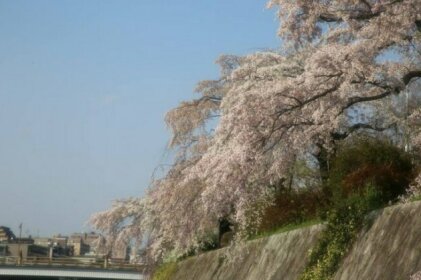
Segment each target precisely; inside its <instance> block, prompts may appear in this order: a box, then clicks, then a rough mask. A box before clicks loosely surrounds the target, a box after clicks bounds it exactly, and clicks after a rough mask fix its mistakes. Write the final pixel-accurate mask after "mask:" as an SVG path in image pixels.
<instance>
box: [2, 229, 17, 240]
mask: <svg viewBox="0 0 421 280" xmlns="http://www.w3.org/2000/svg"><path fill="white" fill-rule="evenodd" d="M15 239H16V236H15V235H14V234H13V232H12V230H11V229H10V228H8V227H5V226H0V242H9V241H11V240H15Z"/></svg>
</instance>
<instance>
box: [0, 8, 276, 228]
mask: <svg viewBox="0 0 421 280" xmlns="http://www.w3.org/2000/svg"><path fill="white" fill-rule="evenodd" d="M265 2H266V0H257V1H256V0H246V1H244V0H241V1H240V0H229V1H227V0H212V1H197V0H178V1H174V0H172V1H171V0H167V1H163V0H136V1H135V0H133V1H125V0H124V1H123V0H114V1H111V0H107V1H106V0H103V1H94V0H89V1H86V0H68V1H58V0H51V1H43V0H37V1H20V0H9V1H6V0H0V225H6V226H10V227H12V229H13V230H14V231H15V232H16V231H17V228H18V225H19V223H21V222H23V228H24V229H23V233H24V234H27V233H30V234H32V235H37V234H39V235H49V234H54V233H63V234H68V233H71V232H77V231H82V230H86V227H84V223H85V221H86V220H87V219H88V218H89V216H90V215H91V214H92V213H93V212H96V211H100V210H104V209H106V208H107V207H109V206H110V204H111V201H112V200H113V199H117V198H124V197H128V196H139V195H142V193H143V192H144V190H145V188H146V187H147V186H148V184H149V181H150V177H151V174H152V172H153V170H154V168H155V167H156V166H157V165H158V164H159V163H162V161H165V159H163V158H162V156H163V154H164V153H165V149H166V144H167V142H168V139H169V132H168V131H167V129H166V127H165V124H164V115H165V113H166V112H167V111H168V110H169V109H171V108H172V107H175V106H176V105H177V104H178V102H180V101H181V100H185V99H191V98H193V97H194V94H193V88H194V86H195V84H196V82H197V81H199V80H202V79H209V78H216V77H217V76H218V68H217V66H216V65H215V64H214V63H213V62H214V61H215V59H216V58H217V57H218V56H219V55H220V54H223V53H228V54H246V53H249V52H253V51H257V50H261V49H264V48H276V47H278V46H279V44H280V41H279V39H278V38H277V37H276V29H277V24H278V23H277V21H276V19H275V11H273V10H266V9H265V4H266V3H265ZM167 160H168V159H167Z"/></svg>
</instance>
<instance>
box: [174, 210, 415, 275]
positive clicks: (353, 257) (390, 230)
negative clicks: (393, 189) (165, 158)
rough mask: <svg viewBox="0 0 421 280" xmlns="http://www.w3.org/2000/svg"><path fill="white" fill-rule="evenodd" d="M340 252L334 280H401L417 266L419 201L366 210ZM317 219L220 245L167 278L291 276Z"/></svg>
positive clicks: (312, 240) (313, 236)
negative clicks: (365, 219) (236, 244)
mask: <svg viewBox="0 0 421 280" xmlns="http://www.w3.org/2000/svg"><path fill="white" fill-rule="evenodd" d="M371 215H372V217H371V219H370V220H371V222H370V225H369V226H367V227H365V228H364V229H363V230H362V231H361V233H360V235H359V237H358V238H357V241H356V242H355V243H354V244H353V245H352V248H351V249H350V251H349V252H348V254H347V255H346V256H345V258H344V260H343V262H342V264H341V266H340V268H339V270H338V271H337V273H336V275H335V278H334V279H335V280H356V279H358V280H377V279H378V280H380V279H381V280H400V279H405V280H407V279H409V276H410V275H411V274H413V273H415V272H416V271H420V270H421V202H413V203H409V204H404V205H397V206H392V207H388V208H385V209H382V210H380V211H377V212H375V213H372V214H371ZM322 229H323V226H322V225H316V226H311V227H307V228H302V229H298V230H293V231H290V232H285V233H280V234H276V235H272V236H270V237H265V238H261V239H257V240H253V241H250V242H247V243H246V244H245V245H244V246H242V247H241V248H236V249H235V250H233V251H230V253H233V254H234V259H233V260H232V261H230V262H227V261H226V260H225V255H226V253H227V252H228V251H227V250H232V249H221V250H217V251H213V252H209V253H205V254H201V255H199V256H196V257H192V258H189V259H186V260H184V261H182V262H180V263H178V264H177V270H176V272H175V274H174V275H173V277H172V280H189V279H195V280H235V279H238V280H275V279H276V280H278V279H282V280H293V279H294V280H295V279H298V277H299V275H300V273H301V272H302V271H303V269H304V267H305V264H306V261H307V256H308V251H309V250H310V249H311V248H312V247H313V246H314V245H315V244H316V242H317V239H318V237H319V236H320V233H321V231H322Z"/></svg>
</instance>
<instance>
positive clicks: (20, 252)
mask: <svg viewBox="0 0 421 280" xmlns="http://www.w3.org/2000/svg"><path fill="white" fill-rule="evenodd" d="M21 239H22V223H20V225H19V239H18V265H21V264H22V250H21V248H20V242H21Z"/></svg>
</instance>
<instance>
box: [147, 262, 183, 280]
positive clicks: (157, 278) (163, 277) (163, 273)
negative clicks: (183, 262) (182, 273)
mask: <svg viewBox="0 0 421 280" xmlns="http://www.w3.org/2000/svg"><path fill="white" fill-rule="evenodd" d="M176 271H177V263H176V262H168V263H163V264H162V265H161V266H160V267H158V268H157V270H156V271H155V272H154V274H153V277H152V280H170V279H171V278H172V276H173V275H174V273H175V272H176Z"/></svg>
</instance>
